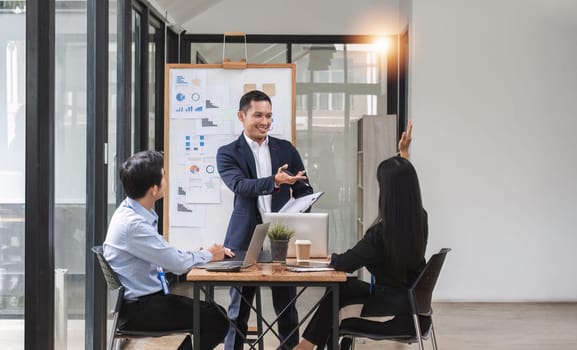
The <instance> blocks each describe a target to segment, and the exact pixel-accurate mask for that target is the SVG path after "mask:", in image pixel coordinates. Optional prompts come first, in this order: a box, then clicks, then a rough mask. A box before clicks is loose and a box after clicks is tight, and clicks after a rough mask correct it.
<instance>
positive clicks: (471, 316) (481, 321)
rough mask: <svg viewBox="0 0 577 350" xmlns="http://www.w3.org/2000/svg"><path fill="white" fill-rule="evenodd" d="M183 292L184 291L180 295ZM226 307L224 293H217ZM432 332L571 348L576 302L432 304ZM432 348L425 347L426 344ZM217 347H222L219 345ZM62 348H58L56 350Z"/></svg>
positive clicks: (476, 340)
mask: <svg viewBox="0 0 577 350" xmlns="http://www.w3.org/2000/svg"><path fill="white" fill-rule="evenodd" d="M321 292H322V291H319V290H317V291H313V292H311V293H310V294H309V295H308V297H306V298H305V299H304V300H303V302H301V303H300V304H299V305H298V308H299V310H300V313H301V315H303V314H304V313H305V310H307V309H308V308H310V306H311V304H312V303H313V301H314V299H315V298H314V297H316V296H318V295H315V294H318V293H321ZM184 293H186V291H185V292H184ZM217 298H218V300H219V302H220V303H221V304H224V305H226V300H227V293H226V290H223V291H219V292H217ZM269 298H270V293H269V291H268V290H267V289H266V288H265V289H263V307H264V309H265V315H269V316H271V313H272V310H271V309H272V307H271V302H270V299H269ZM434 309H435V315H434V320H435V326H436V327H435V328H436V331H437V341H438V345H439V349H440V350H457V349H459V350H462V349H466V350H481V349H483V350H486V349H491V350H516V349H519V350H521V349H523V350H575V349H577V332H576V331H575V330H576V329H577V303H436V304H435V305H434ZM67 326H68V332H67V339H66V343H67V349H66V350H78V349H83V346H84V345H83V344H84V322H83V321H81V320H68V323H67ZM180 341H181V336H172V337H164V338H157V339H142V340H131V341H129V342H128V343H127V344H126V346H125V347H124V349H125V350H144V349H155V350H156V349H176V347H177V346H178V344H179V343H180ZM275 344H278V343H276V342H275V341H273V339H270V338H267V339H266V350H271V349H274V348H275ZM377 348H378V349H389V350H392V349H395V350H399V349H418V346H417V345H415V344H414V345H412V346H407V345H403V344H396V343H390V342H381V343H376V342H373V341H366V342H362V343H357V346H356V349H357V350H369V349H377ZM425 348H426V349H431V346H430V344H426V345H425ZM0 349H2V350H22V349H24V332H23V321H22V320H0ZM217 349H222V345H221V346H219V347H218V348H217ZM56 350H61V349H56Z"/></svg>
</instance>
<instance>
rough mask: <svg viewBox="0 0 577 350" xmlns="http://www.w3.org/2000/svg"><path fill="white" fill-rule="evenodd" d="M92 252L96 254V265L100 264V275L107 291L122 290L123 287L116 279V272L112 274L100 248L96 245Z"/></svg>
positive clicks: (112, 271)
mask: <svg viewBox="0 0 577 350" xmlns="http://www.w3.org/2000/svg"><path fill="white" fill-rule="evenodd" d="M92 252H94V254H96V258H97V259H98V263H99V264H100V269H101V270H102V274H103V275H104V279H105V280H106V285H107V286H108V289H110V290H117V289H120V288H122V289H123V290H124V287H123V286H122V283H121V282H120V279H119V278H118V275H117V274H116V272H114V270H113V269H112V267H110V264H109V263H108V261H106V259H104V252H103V250H102V246H101V245H98V246H94V247H92Z"/></svg>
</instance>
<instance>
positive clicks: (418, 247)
mask: <svg viewBox="0 0 577 350" xmlns="http://www.w3.org/2000/svg"><path fill="white" fill-rule="evenodd" d="M377 180H378V183H379V189H380V194H379V214H378V217H377V219H376V220H375V222H374V224H373V225H372V226H371V227H370V228H369V229H368V230H367V232H366V233H365V236H364V237H363V239H362V240H360V241H359V242H358V243H357V244H356V245H355V246H354V247H353V248H351V249H349V250H347V251H346V252H345V253H343V254H332V256H331V265H332V266H333V267H334V268H335V269H336V270H339V271H345V272H354V271H356V270H357V269H359V268H361V267H366V268H367V269H368V270H369V272H370V273H371V274H372V275H373V276H374V285H372V286H371V284H369V283H367V282H364V281H360V280H357V279H352V278H351V279H348V280H347V282H345V283H343V284H341V285H340V286H339V304H340V306H341V307H343V306H346V305H349V304H363V309H362V312H361V316H391V318H392V319H391V320H390V321H387V322H385V323H383V324H382V327H381V329H383V330H384V331H387V330H389V331H392V330H397V329H402V328H403V327H406V326H408V327H410V326H411V318H410V308H409V301H408V298H407V292H406V288H407V287H409V286H410V285H411V283H412V282H413V281H414V280H415V278H416V277H417V276H418V274H419V272H420V271H421V270H422V269H423V268H424V266H425V258H424V255H425V249H426V246H427V236H428V228H427V214H426V212H425V210H424V209H423V204H422V202H421V190H420V187H419V180H418V178H417V173H416V172H415V168H414V167H413V166H412V165H411V163H410V162H409V161H408V160H407V159H405V158H403V157H398V156H397V157H392V158H389V159H387V160H384V161H383V162H381V164H379V166H378V169H377ZM331 325H332V323H331V299H330V298H326V299H325V300H324V301H323V302H322V303H321V305H320V307H319V309H318V310H317V311H316V313H315V315H314V316H313V318H312V319H311V322H310V323H309V325H308V326H307V328H306V330H305V331H304V333H303V338H304V339H303V340H301V342H300V343H299V344H298V345H297V346H296V347H295V349H299V350H310V349H313V347H314V346H315V345H316V346H319V348H322V347H324V345H325V344H326V342H327V339H328V337H329V335H330V331H331ZM408 329H410V328H408Z"/></svg>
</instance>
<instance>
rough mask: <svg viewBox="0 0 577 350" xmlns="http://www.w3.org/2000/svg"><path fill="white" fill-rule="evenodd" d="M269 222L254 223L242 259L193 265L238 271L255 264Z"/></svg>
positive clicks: (210, 268) (208, 268) (202, 267)
mask: <svg viewBox="0 0 577 350" xmlns="http://www.w3.org/2000/svg"><path fill="white" fill-rule="evenodd" d="M269 225H270V224H269V223H265V224H260V225H256V227H255V228H254V232H253V233H252V238H251V240H250V244H249V246H248V250H247V251H246V254H245V255H244V259H243V260H242V261H240V260H233V261H212V262H209V263H207V264H204V265H200V266H195V267H196V268H200V269H207V270H208V271H228V272H232V271H239V270H240V269H242V268H246V267H249V266H252V265H254V264H256V262H257V261H258V259H259V254H260V252H261V249H262V244H263V242H264V238H265V237H266V233H267V232H268V227H269Z"/></svg>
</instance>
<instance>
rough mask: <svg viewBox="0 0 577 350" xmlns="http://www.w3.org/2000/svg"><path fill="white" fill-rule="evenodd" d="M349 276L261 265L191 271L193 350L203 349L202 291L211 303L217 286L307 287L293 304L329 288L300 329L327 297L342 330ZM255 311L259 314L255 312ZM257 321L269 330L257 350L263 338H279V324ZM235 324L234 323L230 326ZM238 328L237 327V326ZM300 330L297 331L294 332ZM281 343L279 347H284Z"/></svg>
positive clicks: (335, 341)
mask: <svg viewBox="0 0 577 350" xmlns="http://www.w3.org/2000/svg"><path fill="white" fill-rule="evenodd" d="M346 279H347V276H346V274H345V273H344V272H340V271H322V272H291V271H287V270H286V269H285V267H284V266H283V265H282V264H280V263H259V264H256V265H253V266H251V267H249V268H246V269H243V270H242V271H240V272H208V271H206V270H204V269H192V270H190V271H189V272H188V274H187V276H186V280H187V282H189V283H192V285H193V296H194V315H193V322H194V325H193V335H194V349H200V291H201V290H203V292H204V294H205V296H206V297H207V298H208V299H212V295H211V293H210V291H212V287H214V286H231V287H232V286H234V287H244V286H268V287H271V286H273V287H274V286H277V287H278V286H284V287H304V288H303V289H302V290H301V291H300V292H299V293H297V295H296V297H295V298H294V299H293V300H292V301H291V303H295V302H296V300H297V299H298V298H299V297H300V296H301V295H302V293H303V292H304V290H305V289H306V288H308V287H324V288H328V289H329V290H330V291H331V292H332V293H326V294H324V295H323V296H322V297H321V299H320V300H319V301H318V302H317V303H316V304H315V305H314V306H313V308H312V309H311V310H310V311H309V312H308V313H307V314H306V315H305V316H304V317H303V318H302V319H301V320H300V321H299V325H298V326H301V325H302V324H303V323H304V321H306V320H307V319H308V318H309V317H310V316H311V315H312V313H313V312H314V311H315V310H316V309H317V308H318V306H319V305H320V303H321V302H322V301H323V300H324V298H326V297H327V296H328V295H331V296H332V306H333V307H332V309H333V329H334V330H338V329H339V317H338V316H339V288H338V287H339V283H341V282H345V281H346ZM255 311H256V310H255ZM257 318H258V319H259V320H263V321H264V322H265V323H266V325H267V329H266V330H264V331H263V334H260V335H259V338H258V339H257V341H255V342H254V343H253V344H252V345H251V348H252V349H254V346H255V344H257V343H258V341H260V340H261V339H262V338H263V337H264V335H265V334H266V333H267V332H269V331H272V332H273V333H274V334H275V335H276V336H277V337H278V334H276V332H274V330H272V327H273V326H274V324H275V323H276V322H277V321H278V319H277V320H274V321H273V322H272V323H268V322H266V320H264V318H263V315H262V313H261V314H259V313H258V312H257ZM231 324H232V323H231ZM234 326H236V325H234ZM297 330H298V328H297V329H295V330H293V332H296V331H297ZM338 338H339V333H338V331H335V332H333V337H332V343H333V349H337V347H338ZM282 346H283V344H282V343H281V344H280V346H279V347H282Z"/></svg>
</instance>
